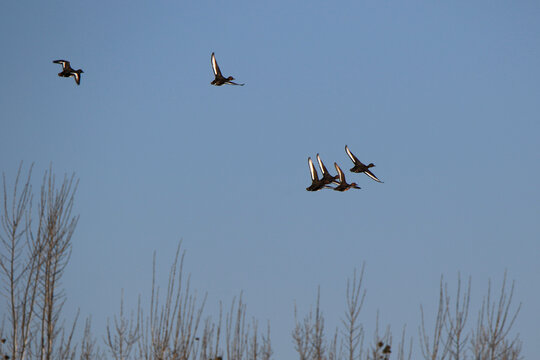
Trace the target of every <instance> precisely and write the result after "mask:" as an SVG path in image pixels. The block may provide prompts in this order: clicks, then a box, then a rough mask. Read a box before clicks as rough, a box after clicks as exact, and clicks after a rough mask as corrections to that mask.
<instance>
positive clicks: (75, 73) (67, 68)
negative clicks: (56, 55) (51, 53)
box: [53, 60, 84, 85]
mask: <svg viewBox="0 0 540 360" xmlns="http://www.w3.org/2000/svg"><path fill="white" fill-rule="evenodd" d="M53 63H55V64H60V65H62V71H61V72H59V73H58V76H61V77H73V78H74V79H75V82H76V83H77V85H80V84H81V74H82V73H84V71H82V69H78V70H74V69H72V68H71V65H70V64H69V61H67V60H54V61H53Z"/></svg>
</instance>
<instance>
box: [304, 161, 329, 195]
mask: <svg viewBox="0 0 540 360" xmlns="http://www.w3.org/2000/svg"><path fill="white" fill-rule="evenodd" d="M308 165H309V172H310V173H311V185H310V186H308V187H307V188H306V190H307V191H319V190H321V189H324V188H327V189H332V188H331V187H330V186H326V184H325V182H324V180H319V175H317V170H316V169H315V165H313V161H312V160H311V158H310V157H308Z"/></svg>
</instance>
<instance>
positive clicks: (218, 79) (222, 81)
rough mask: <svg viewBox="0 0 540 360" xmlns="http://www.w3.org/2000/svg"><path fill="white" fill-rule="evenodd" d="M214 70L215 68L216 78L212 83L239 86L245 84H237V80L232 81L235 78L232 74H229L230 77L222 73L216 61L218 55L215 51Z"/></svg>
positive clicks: (213, 56) (213, 58) (213, 57)
mask: <svg viewBox="0 0 540 360" xmlns="http://www.w3.org/2000/svg"><path fill="white" fill-rule="evenodd" d="M212 70H214V76H215V79H214V80H213V81H212V82H211V83H210V84H212V85H215V86H221V85H223V84H227V85H239V86H244V85H245V84H237V83H235V82H232V81H231V80H234V78H233V77H232V76H229V77H228V78H225V77H224V76H223V75H222V74H221V70H220V69H219V65H218V63H217V61H216V56H215V55H214V53H212Z"/></svg>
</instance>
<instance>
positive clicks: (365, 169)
mask: <svg viewBox="0 0 540 360" xmlns="http://www.w3.org/2000/svg"><path fill="white" fill-rule="evenodd" d="M345 151H346V152H347V155H349V157H350V158H351V161H352V162H353V163H354V166H353V167H352V168H351V169H350V171H351V172H353V173H364V174H366V175H367V176H369V177H370V178H372V179H373V180H375V181H377V182H380V183H382V181H381V180H379V179H378V178H377V177H376V176H375V174H373V173H372V172H371V171H370V170H369V168H371V167H374V166H375V164H373V163H370V164H369V165H364V164H362V162H361V161H360V160H358V158H357V157H356V156H354V154H353V153H352V152H351V150H349V148H348V146H347V145H345Z"/></svg>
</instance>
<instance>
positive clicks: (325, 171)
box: [317, 154, 328, 176]
mask: <svg viewBox="0 0 540 360" xmlns="http://www.w3.org/2000/svg"><path fill="white" fill-rule="evenodd" d="M317 162H318V163H319V168H320V169H321V172H322V174H323V176H324V174H328V170H327V169H326V166H324V164H323V162H322V160H321V157H320V156H319V154H317Z"/></svg>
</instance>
